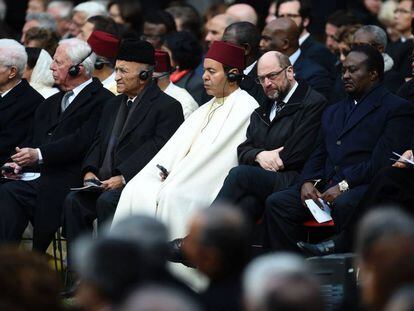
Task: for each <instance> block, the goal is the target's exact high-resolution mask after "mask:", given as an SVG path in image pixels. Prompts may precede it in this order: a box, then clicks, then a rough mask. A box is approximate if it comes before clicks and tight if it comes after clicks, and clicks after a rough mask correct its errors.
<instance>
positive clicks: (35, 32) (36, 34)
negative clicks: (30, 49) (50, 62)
mask: <svg viewBox="0 0 414 311" xmlns="http://www.w3.org/2000/svg"><path fill="white" fill-rule="evenodd" d="M29 41H37V42H38V46H37V47H39V48H42V49H44V50H46V51H47V52H48V53H49V54H50V56H51V57H53V55H54V54H55V51H56V48H57V46H58V41H59V38H58V36H57V34H56V33H55V32H54V31H52V30H50V29H45V28H39V27H32V28H30V29H29V30H28V31H27V33H26V38H25V44H26V43H28V42H29Z"/></svg>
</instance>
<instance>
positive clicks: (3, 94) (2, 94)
mask: <svg viewBox="0 0 414 311" xmlns="http://www.w3.org/2000/svg"><path fill="white" fill-rule="evenodd" d="M20 82H22V80H20V81H19V82H17V84H16V85H15V86H13V87H12V88H10V89H8V90H7V91H5V92H3V93H1V97H2V98H4V96H6V95H7V93H9V92H10V91H11V90H12V89H14V88H15V87H16V86H18V85H19V84H20Z"/></svg>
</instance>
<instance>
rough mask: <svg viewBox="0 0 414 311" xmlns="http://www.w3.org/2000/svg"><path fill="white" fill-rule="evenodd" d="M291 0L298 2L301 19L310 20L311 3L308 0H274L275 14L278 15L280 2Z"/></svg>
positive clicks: (291, 0) (289, 0)
mask: <svg viewBox="0 0 414 311" xmlns="http://www.w3.org/2000/svg"><path fill="white" fill-rule="evenodd" d="M293 1H298V2H299V3H300V9H299V15H300V16H301V17H302V19H305V18H309V20H311V18H312V3H311V2H310V1H309V0H279V1H277V2H276V10H275V12H276V16H277V15H278V12H279V7H280V5H281V4H283V3H286V2H293Z"/></svg>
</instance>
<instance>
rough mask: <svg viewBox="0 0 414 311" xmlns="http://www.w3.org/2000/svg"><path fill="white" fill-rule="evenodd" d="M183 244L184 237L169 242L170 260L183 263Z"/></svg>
mask: <svg viewBox="0 0 414 311" xmlns="http://www.w3.org/2000/svg"><path fill="white" fill-rule="evenodd" d="M182 245H183V239H175V240H172V241H171V242H170V243H168V257H167V260H168V261H171V262H178V263H181V262H182V261H183V260H184V255H183V251H182Z"/></svg>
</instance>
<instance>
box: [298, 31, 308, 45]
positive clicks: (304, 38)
mask: <svg viewBox="0 0 414 311" xmlns="http://www.w3.org/2000/svg"><path fill="white" fill-rule="evenodd" d="M309 36H310V33H309V32H308V33H306V34H304V35H303V36H302V37H300V38H299V46H301V45H302V44H303V42H305V40H306V39H307V38H309Z"/></svg>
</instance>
